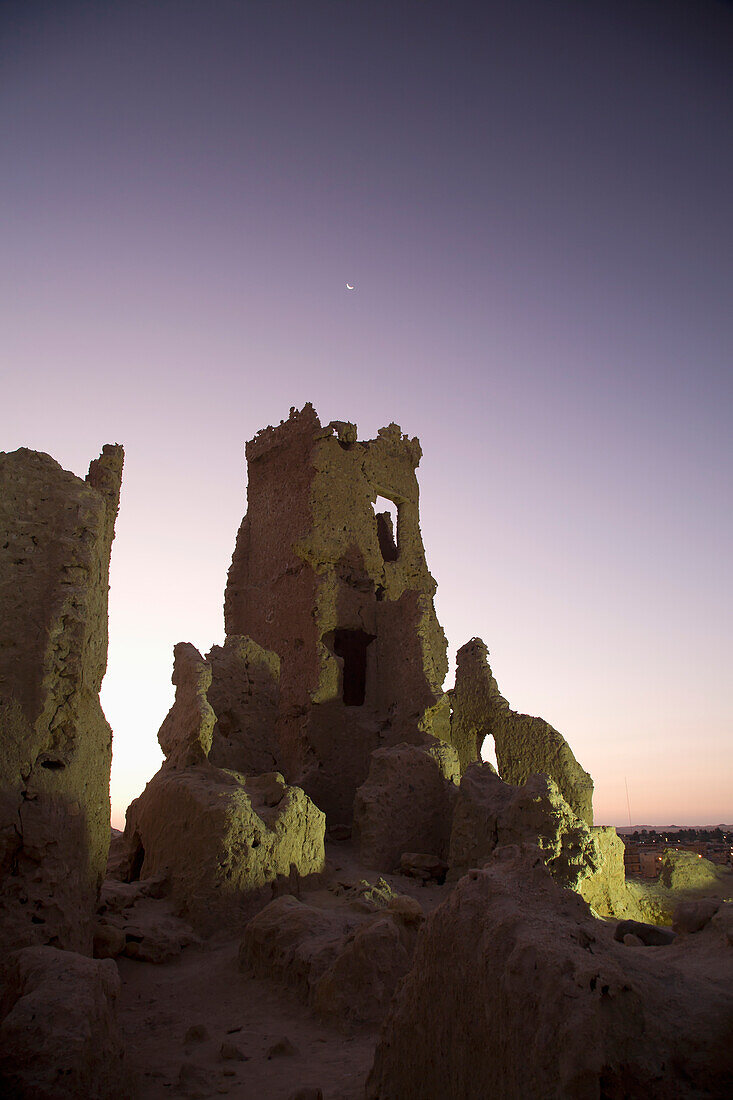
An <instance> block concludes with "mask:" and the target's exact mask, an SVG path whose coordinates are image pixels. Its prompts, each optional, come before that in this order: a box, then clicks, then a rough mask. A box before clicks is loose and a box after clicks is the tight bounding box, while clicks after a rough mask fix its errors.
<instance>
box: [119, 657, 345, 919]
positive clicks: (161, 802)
mask: <svg viewBox="0 0 733 1100" xmlns="http://www.w3.org/2000/svg"><path fill="white" fill-rule="evenodd" d="M173 682H174V684H175V685H176V698H175V702H174V704H173V706H172V707H171V710H170V712H169V714H168V715H167V717H166V718H165V720H164V722H163V725H162V726H161V729H160V733H159V741H160V744H161V747H162V748H163V751H164V752H165V753H166V757H167V758H166V760H165V762H164V763H163V766H162V767H161V769H160V771H159V772H158V773H157V774H156V775H155V776H154V777H153V778H152V779H151V780H150V782H149V783H148V785H147V786H146V788H145V790H144V791H143V793H142V794H141V795H140V796H139V797H138V798H136V799H135V800H134V801H133V802H132V803H131V804H130V806H129V807H128V810H127V819H126V824H125V832H124V848H125V852H126V854H125V856H124V857H123V858H122V859H121V860H120V861H119V864H120V871H119V873H120V874H121V876H122V877H123V878H125V879H127V880H128V881H134V880H135V879H137V878H155V877H162V878H167V879H168V880H169V883H170V894H171V899H172V901H173V904H174V906H175V907H176V911H177V913H178V914H179V915H181V916H184V917H185V918H186V919H187V920H189V921H190V922H191V923H192V924H193V925H194V926H195V927H196V928H197V929H199V930H201V931H205V932H206V931H210V930H211V929H212V928H213V927H215V926H216V925H217V924H219V923H220V922H221V921H222V920H225V919H231V918H234V917H236V915H237V914H238V913H241V910H242V907H243V906H245V907H246V906H247V905H248V904H251V903H252V902H253V901H254V900H255V899H258V898H259V899H261V897H262V891H263V888H264V887H267V886H269V885H270V884H272V883H276V882H277V881H278V880H279V879H283V878H285V879H288V878H289V877H290V876H291V875H295V876H306V875H309V874H315V873H318V872H320V871H321V870H322V869H323V865H324V858H325V857H324V833H325V817H324V815H323V813H322V812H321V811H320V810H319V809H318V808H317V807H316V806H315V805H314V804H313V803H312V802H311V800H310V799H309V798H308V796H307V795H306V794H304V792H303V791H302V790H300V789H299V788H298V787H290V786H287V785H286V784H285V782H284V780H283V777H282V775H281V774H280V773H279V772H267V773H264V774H261V775H250V776H245V775H242V774H241V773H239V772H235V771H230V770H228V769H225V768H217V767H215V766H214V765H213V764H211V763H210V761H209V759H208V754H209V751H210V749H211V746H212V743H213V738H214V730H215V726H216V722H217V715H216V714H215V712H214V710H213V707H212V706H211V704H210V702H209V700H208V697H207V692H208V691H209V688H210V687H211V684H212V668H211V665H210V663H209V662H208V661H205V660H204V658H203V657H202V656H201V654H200V653H199V652H198V650H197V649H196V648H195V647H194V646H192V645H190V644H188V643H181V644H179V645H177V646H176V647H175V663H174V671H173ZM235 744H236V741H235ZM239 747H240V749H241V751H246V748H247V744H246V742H245V741H243V740H240V741H239Z"/></svg>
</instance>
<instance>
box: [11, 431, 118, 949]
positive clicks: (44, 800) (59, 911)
mask: <svg viewBox="0 0 733 1100" xmlns="http://www.w3.org/2000/svg"><path fill="white" fill-rule="evenodd" d="M122 463H123V451H122V448H121V447H119V446H116V445H115V446H113V445H107V446H105V447H104V449H103V451H102V454H101V455H100V457H99V458H98V459H96V460H95V461H93V462H92V463H91V465H90V467H89V473H88V475H87V478H86V480H82V479H81V478H78V477H76V476H75V475H74V474H72V473H69V472H68V471H66V470H63V469H62V468H61V466H59V464H58V463H57V462H55V461H54V460H53V459H52V458H50V457H49V456H48V455H46V454H40V453H38V452H36V451H30V450H27V449H26V448H22V449H20V450H18V451H13V452H12V453H9V454H5V453H2V454H0V874H1V875H2V889H1V890H0V952H1V951H2V949H3V948H5V949H6V950H10V949H12V948H16V947H22V946H26V945H30V944H51V945H53V946H58V947H63V948H69V949H72V950H76V951H80V952H82V953H85V952H90V951H91V918H92V913H93V909H94V903H95V900H96V893H97V890H98V887H99V884H100V882H101V879H102V876H103V873H104V867H105V862H106V858H107V849H108V846H109V837H110V831H109V817H110V801H109V775H110V764H111V746H112V731H111V729H110V727H109V725H108V723H107V721H106V719H105V717H104V714H103V713H102V708H101V706H100V702H99V689H100V687H101V683H102V677H103V676H104V672H105V669H106V664H107V594H108V588H109V561H110V550H111V545H112V539H113V537H114V524H115V518H116V515H117V509H118V506H119V495H120V485H121V479H122Z"/></svg>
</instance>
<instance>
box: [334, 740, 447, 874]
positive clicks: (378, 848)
mask: <svg viewBox="0 0 733 1100" xmlns="http://www.w3.org/2000/svg"><path fill="white" fill-rule="evenodd" d="M458 771H459V770H458V759H457V756H456V754H455V750H453V749H452V748H451V746H450V745H447V744H445V743H444V742H442V741H438V740H437V739H435V738H431V739H430V742H429V743H428V744H427V745H409V744H403V745H395V746H393V747H391V748H385V749H378V750H377V751H376V752H374V753H373V754H372V762H371V766H370V768H369V775H368V777H367V780H366V782H365V783H363V784H362V785H361V787H359V789H358V791H357V792H356V798H355V799H354V824H353V835H354V839H355V841H356V843H357V845H358V847H359V852H360V855H361V859H362V861H363V862H364V863H365V864H366V866H367V867H374V868H379V869H380V870H383V871H393V870H395V869H396V868H398V867H399V863H400V858H401V856H402V853H403V852H430V853H435V855H437V857H438V858H439V859H444V858H445V857H446V856H447V854H448V844H449V840H450V830H451V819H452V816H453V807H454V805H455V801H456V797H457V793H458V792H457V788H456V781H457V779H458Z"/></svg>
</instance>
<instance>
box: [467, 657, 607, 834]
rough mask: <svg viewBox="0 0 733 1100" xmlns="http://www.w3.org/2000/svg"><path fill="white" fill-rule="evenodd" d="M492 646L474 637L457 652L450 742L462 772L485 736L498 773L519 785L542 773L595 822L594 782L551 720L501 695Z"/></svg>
mask: <svg viewBox="0 0 733 1100" xmlns="http://www.w3.org/2000/svg"><path fill="white" fill-rule="evenodd" d="M488 652H489V651H488V649H487V647H486V645H485V644H484V643H483V642H482V640H481V639H480V638H472V639H471V641H470V642H467V643H466V644H465V645H464V646H462V647H461V649H459V650H458V655H457V665H456V684H455V688H454V689H453V691H452V693H451V695H452V707H453V714H452V721H451V740H452V741H453V744H454V745H455V746H456V748H457V750H458V754H459V758H460V760H461V767H462V770H465V768H466V767H468V765H469V764H470V763H472V762H473V761H475V760H478V759H479V753H480V749H481V745H482V744H483V741H484V738H485V737H486V736H488V735H491V736H492V737H493V738H494V741H495V744H496V762H497V765H498V768H499V774H500V776H501V778H502V779H503V780H504V781H505V782H506V783H512V784H514V785H515V786H521V785H522V784H523V783H526V781H527V780H528V779H529V777H530V775H534V774H537V773H542V774H544V775H548V776H550V778H551V779H554V781H555V782H556V783H557V785H558V787H559V788H560V791H561V793H562V795H563V797H564V798H565V801H566V802H567V803H568V804H569V805H570V806H571V807H572V809H573V810H574V811H575V813H576V814H577V815H578V817H580V818H582V819H583V820H584V821H585V822H587V823H588V824H589V825H592V824H593V780H592V779H591V777H590V775H588V772H586V771H585V770H584V769H583V768H581V766H580V764H579V763H578V761H577V760H576V759H575V757H574V756H573V753H572V751H571V749H570V746H569V745H568V743H567V741H566V740H565V738H564V737H563V736H562V734H561V733H558V731H557V730H556V729H554V728H553V727H552V726H551V725H550V724H549V722H545V721H544V719H542V718H533V717H531V716H530V715H528V714H518V713H517V712H516V711H513V710H512V709H511V708H510V706H509V704H508V703H507V701H506V699H505V698H504V697H503V696H502V695H501V694H500V692H499V687H498V685H497V683H496V680H495V679H494V676H493V674H492V672H491V667H490V666H489V662H488Z"/></svg>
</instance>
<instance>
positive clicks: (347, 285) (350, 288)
mask: <svg viewBox="0 0 733 1100" xmlns="http://www.w3.org/2000/svg"><path fill="white" fill-rule="evenodd" d="M346 289H347V290H353V289H354V288H353V286H349V284H348V283H347V284H346Z"/></svg>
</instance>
